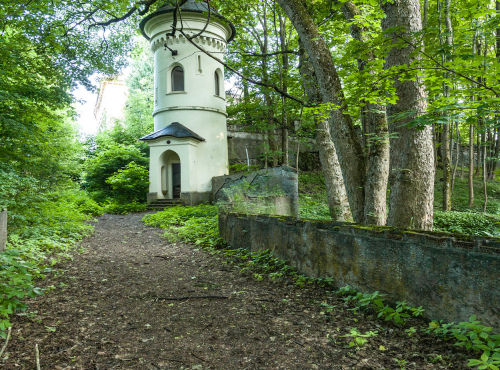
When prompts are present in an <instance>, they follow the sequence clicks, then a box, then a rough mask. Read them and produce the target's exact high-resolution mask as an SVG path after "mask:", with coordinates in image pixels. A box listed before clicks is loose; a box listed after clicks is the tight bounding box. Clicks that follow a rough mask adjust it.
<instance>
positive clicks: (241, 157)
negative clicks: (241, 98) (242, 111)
mask: <svg viewBox="0 0 500 370" xmlns="http://www.w3.org/2000/svg"><path fill="white" fill-rule="evenodd" d="M277 131H278V132H277V133H276V141H277V143H278V146H280V147H281V134H280V133H279V131H280V130H277ZM227 134H228V142H227V145H228V154H229V164H230V165H233V164H236V163H242V164H246V163H247V150H248V157H249V160H250V165H261V164H262V163H263V158H262V156H263V154H264V152H265V148H266V146H267V145H268V137H267V135H264V134H262V133H260V132H248V131H245V126H243V125H234V124H233V125H227ZM297 148H298V149H299V169H300V170H302V171H316V170H320V169H321V163H320V162H319V154H318V147H317V145H315V142H314V141H313V140H310V141H308V142H301V143H300V145H299V144H298V143H297V141H296V140H295V138H294V137H293V136H290V137H289V139H288V155H289V165H290V166H292V167H295V166H296V160H297ZM280 150H281V149H280ZM269 161H271V160H270V159H269Z"/></svg>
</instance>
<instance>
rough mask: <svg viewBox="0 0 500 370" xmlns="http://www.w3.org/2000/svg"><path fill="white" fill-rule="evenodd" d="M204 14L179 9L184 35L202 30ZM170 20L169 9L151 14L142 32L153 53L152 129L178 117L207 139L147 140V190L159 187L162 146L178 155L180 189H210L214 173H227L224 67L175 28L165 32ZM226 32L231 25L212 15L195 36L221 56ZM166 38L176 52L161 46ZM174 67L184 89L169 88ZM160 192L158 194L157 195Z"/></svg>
mask: <svg viewBox="0 0 500 370" xmlns="http://www.w3.org/2000/svg"><path fill="white" fill-rule="evenodd" d="M206 16H207V15H206V14H198V13H192V12H189V13H187V12H186V13H182V20H183V23H182V24H183V31H184V32H185V33H186V34H187V35H194V34H196V33H198V32H200V31H201V30H202V29H203V28H204V27H205V25H206V21H207V18H206ZM172 20H173V15H172V13H167V14H161V15H158V16H156V17H154V18H152V19H150V20H149V21H148V22H147V23H146V25H145V27H144V31H145V33H146V34H147V35H148V36H149V37H150V42H151V47H152V49H153V51H154V58H155V59H154V66H155V76H154V77H155V85H154V86H155V88H154V92H155V96H154V111H153V116H154V126H155V127H154V128H155V131H157V130H160V129H162V128H164V127H166V126H168V125H170V124H171V123H173V122H179V123H180V124H182V125H184V126H185V127H187V128H188V129H190V130H191V131H193V132H195V133H196V134H198V135H199V136H201V137H202V138H204V139H205V141H201V142H198V143H197V144H196V145H194V146H193V145H188V146H186V144H187V142H186V143H184V142H185V139H181V140H178V139H175V138H174V139H171V144H167V143H166V142H167V139H168V138H163V139H161V140H159V141H158V142H157V143H155V144H152V145H150V146H151V149H152V151H151V160H152V162H151V168H150V172H151V186H150V191H151V192H158V191H159V189H160V185H159V182H158V181H160V180H159V179H160V177H161V173H160V172H159V169H157V168H156V167H158V165H157V164H156V163H155V162H156V160H155V159H154V158H156V157H158V158H160V156H161V153H162V152H163V151H164V150H173V151H174V152H176V153H177V154H178V155H179V157H180V162H181V167H182V170H181V171H182V176H181V178H182V192H183V193H184V192H188V193H192V192H200V193H202V192H209V191H210V190H211V179H212V177H213V176H220V175H224V174H227V168H228V146H227V126H226V116H227V114H226V101H225V94H224V91H225V90H224V66H223V65H222V64H221V63H219V62H218V61H216V60H214V59H213V58H211V57H210V56H208V55H206V54H205V53H203V52H202V51H201V50H199V49H198V48H197V47H196V46H194V45H192V43H191V42H190V41H189V40H187V39H186V37H184V36H183V35H182V34H180V33H179V32H176V34H175V36H173V37H172V36H166V34H167V33H168V32H171V30H172V23H173V22H172ZM178 26H180V21H179V24H178ZM230 35H231V29H230V28H229V26H227V25H225V24H223V23H222V22H221V21H219V19H218V18H216V17H213V18H212V19H211V21H210V23H209V25H208V26H207V28H206V30H204V32H203V36H198V37H196V38H195V39H193V41H194V42H195V43H196V44H197V45H199V46H201V47H202V48H203V49H204V50H206V51H207V52H210V53H211V54H213V55H215V56H216V57H217V58H219V59H221V60H223V58H224V53H225V51H226V46H227V44H226V40H227V38H228V37H229V36H230ZM165 43H166V44H167V46H168V47H169V48H170V49H172V50H176V51H177V55H172V52H171V51H170V50H168V49H167V48H166V47H165V46H164V45H165ZM177 66H179V67H182V69H183V71H184V90H183V91H172V90H173V88H172V71H173V69H174V68H175V67H177ZM215 73H218V75H219V96H217V95H216V92H217V91H216V87H215V84H216V78H215ZM183 143H184V144H183ZM184 152H185V153H184ZM188 158H189V159H188ZM186 162H189V163H186ZM160 167H161V166H160ZM160 167H158V168H160ZM156 172H158V173H157V174H156ZM157 183H158V184H157ZM157 188H158V189H157ZM159 196H160V197H161V195H160V194H159Z"/></svg>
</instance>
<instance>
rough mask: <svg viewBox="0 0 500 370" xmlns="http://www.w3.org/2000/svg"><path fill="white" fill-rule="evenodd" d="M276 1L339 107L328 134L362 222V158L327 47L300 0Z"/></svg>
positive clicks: (325, 95) (327, 99) (325, 94)
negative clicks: (345, 112) (345, 111)
mask: <svg viewBox="0 0 500 370" xmlns="http://www.w3.org/2000/svg"><path fill="white" fill-rule="evenodd" d="M277 2H278V3H279V4H280V6H281V7H282V8H283V10H284V11H285V13H286V14H287V15H288V17H289V18H290V20H291V21H292V24H293V25H294V27H295V29H296V30H297V32H298V34H299V37H300V39H301V40H302V42H303V44H304V47H305V49H306V51H307V54H308V55H309V57H310V58H311V62H312V64H313V67H314V71H315V74H316V78H317V80H318V83H319V87H320V90H321V95H322V100H323V103H333V104H334V105H335V106H336V107H338V108H334V109H332V111H331V115H330V122H329V123H330V133H331V136H332V138H333V142H334V144H335V149H336V150H337V155H338V159H339V163H340V166H341V168H342V175H343V178H344V183H345V186H346V190H347V195H348V198H349V204H350V207H351V211H352V215H353V218H354V221H355V222H358V223H363V222H364V208H365V207H364V205H365V178H366V168H365V163H364V161H365V159H364V155H363V150H362V147H361V144H360V143H359V140H358V138H357V135H356V131H355V128H354V124H353V122H352V119H351V117H350V116H349V115H347V114H344V110H345V105H344V104H345V98H344V94H343V91H342V86H341V83H340V78H339V75H338V73H337V69H336V67H335V65H334V63H333V60H332V56H331V53H330V49H329V47H328V45H327V44H326V42H325V41H324V39H323V38H322V36H321V34H320V33H319V31H318V28H317V26H316V24H315V23H314V20H313V18H312V17H311V16H310V14H309V13H308V12H307V10H306V8H305V7H304V3H303V2H302V1H301V0H277Z"/></svg>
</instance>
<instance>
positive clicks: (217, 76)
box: [215, 72, 220, 96]
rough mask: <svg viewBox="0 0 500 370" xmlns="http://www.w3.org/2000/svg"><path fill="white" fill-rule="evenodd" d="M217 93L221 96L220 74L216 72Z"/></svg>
mask: <svg viewBox="0 0 500 370" xmlns="http://www.w3.org/2000/svg"><path fill="white" fill-rule="evenodd" d="M215 95H217V96H220V82H219V74H218V73H217V72H215Z"/></svg>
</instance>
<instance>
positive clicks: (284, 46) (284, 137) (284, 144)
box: [279, 15, 290, 166]
mask: <svg viewBox="0 0 500 370" xmlns="http://www.w3.org/2000/svg"><path fill="white" fill-rule="evenodd" d="M279 22H280V30H279V33H280V48H281V51H286V50H288V43H287V42H286V27H285V26H286V25H285V21H284V19H283V18H282V17H281V15H279ZM288 59H289V58H288V54H287V53H283V54H282V62H283V72H282V73H281V76H282V79H283V83H282V90H283V91H284V92H288V81H287V79H288V70H289V69H290V65H289V60H288ZM282 104H283V111H282V117H283V119H282V128H281V151H282V152H283V156H282V161H283V165H285V166H288V130H287V129H286V127H287V125H288V122H287V111H286V98H285V97H283V98H282Z"/></svg>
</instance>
